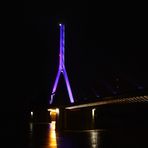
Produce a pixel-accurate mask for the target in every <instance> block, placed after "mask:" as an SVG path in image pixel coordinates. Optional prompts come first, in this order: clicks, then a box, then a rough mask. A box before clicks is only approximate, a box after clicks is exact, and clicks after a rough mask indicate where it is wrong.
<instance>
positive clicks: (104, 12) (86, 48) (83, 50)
mask: <svg viewBox="0 0 148 148" xmlns="http://www.w3.org/2000/svg"><path fill="white" fill-rule="evenodd" d="M146 11H147V10H146V9H145V8H143V7H141V6H138V5H135V6H134V5H131V4H118V6H115V5H114V4H112V5H111V4H101V3H88V2H87V1H85V2H78V1H74V2H71V1H69V2H65V1H60V2H58V1H54V2H52V3H51V2H47V1H39V2H36V1H34V2H33V1H32V2H30V1H25V2H24V22H23V24H24V27H23V31H24V32H23V39H22V40H23V44H22V45H21V49H20V52H19V59H20V61H21V62H18V67H19V68H18V69H19V73H20V75H19V80H20V81H19V85H18V87H19V89H21V91H20V92H21V93H20V98H23V100H26V102H27V103H28V102H29V103H30V104H40V105H41V104H43V105H45V104H47V100H48V99H47V98H48V96H49V95H50V92H51V89H52V86H53V82H54V79H55V75H56V72H57V68H58V51H59V27H58V23H59V22H63V23H65V25H66V29H65V30H66V41H65V42H66V47H65V48H66V49H65V56H66V57H65V60H66V69H67V72H68V75H69V79H70V82H71V85H72V90H73V93H74V97H75V98H76V99H77V100H78V101H83V100H85V99H87V100H88V99H90V98H96V97H97V96H98V97H99V96H100V97H103V96H112V95H117V94H126V93H130V92H134V93H135V92H139V91H143V90H147V88H148V83H147V82H148V78H147V74H148V73H147V49H148V46H147V33H148V31H147V25H148V24H147V22H146V18H145V17H146ZM21 31H22V30H21ZM65 87H66V86H65V84H64V82H63V80H61V81H60V85H59V87H58V92H59V96H60V97H61V96H62V97H63V96H64V97H65V95H67V94H66V93H67V92H66V90H65ZM118 87H119V88H118ZM60 97H58V96H57V98H60ZM66 97H68V96H66ZM66 97H65V98H66ZM65 101H68V98H67V100H65Z"/></svg>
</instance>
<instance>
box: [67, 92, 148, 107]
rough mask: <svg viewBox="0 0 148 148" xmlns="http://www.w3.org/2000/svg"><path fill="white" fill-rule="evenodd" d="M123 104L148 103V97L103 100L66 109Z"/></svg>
mask: <svg viewBox="0 0 148 148" xmlns="http://www.w3.org/2000/svg"><path fill="white" fill-rule="evenodd" d="M123 103H148V96H147V95H145V96H136V97H125V98H117V99H111V100H102V101H97V102H93V103H86V104H80V105H73V106H68V107H65V109H69V110H72V109H78V108H86V107H94V106H99V105H107V104H123Z"/></svg>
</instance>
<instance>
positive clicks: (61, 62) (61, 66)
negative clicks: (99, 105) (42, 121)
mask: <svg viewBox="0 0 148 148" xmlns="http://www.w3.org/2000/svg"><path fill="white" fill-rule="evenodd" d="M59 26H60V53H59V68H58V73H57V76H56V79H55V82H54V85H53V89H52V94H51V98H50V102H49V103H50V104H52V102H53V97H54V95H55V93H56V89H57V85H58V82H59V78H60V75H61V74H63V76H64V79H65V82H66V86H67V90H68V95H69V98H70V102H71V103H74V98H73V95H72V91H71V87H70V83H69V79H68V75H67V72H66V68H65V63H64V50H65V26H64V24H59Z"/></svg>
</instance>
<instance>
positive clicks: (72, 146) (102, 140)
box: [27, 123, 148, 148]
mask: <svg viewBox="0 0 148 148" xmlns="http://www.w3.org/2000/svg"><path fill="white" fill-rule="evenodd" d="M147 137H148V133H147V129H146V128H143V127H139V128H114V129H95V130H75V131H70V130H69V131H63V132H56V130H55V124H54V123H51V124H48V123H30V124H29V130H28V144H27V147H28V148H127V147H130V148H146V147H147V146H148V138H147Z"/></svg>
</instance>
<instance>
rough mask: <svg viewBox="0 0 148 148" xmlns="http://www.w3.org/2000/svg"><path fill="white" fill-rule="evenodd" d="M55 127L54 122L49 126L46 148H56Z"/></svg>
mask: <svg viewBox="0 0 148 148" xmlns="http://www.w3.org/2000/svg"><path fill="white" fill-rule="evenodd" d="M55 126H56V122H55V121H52V122H51V123H50V124H49V138H48V148H57V138H56V131H55Z"/></svg>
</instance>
